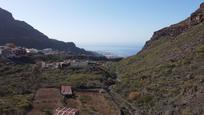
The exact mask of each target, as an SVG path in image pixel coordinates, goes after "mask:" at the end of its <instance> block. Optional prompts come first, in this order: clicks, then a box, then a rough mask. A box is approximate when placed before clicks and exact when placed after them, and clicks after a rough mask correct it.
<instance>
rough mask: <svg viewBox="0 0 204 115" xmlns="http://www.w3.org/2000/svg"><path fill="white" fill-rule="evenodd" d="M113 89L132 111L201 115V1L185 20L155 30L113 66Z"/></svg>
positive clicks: (203, 47) (203, 102)
mask: <svg viewBox="0 0 204 115" xmlns="http://www.w3.org/2000/svg"><path fill="white" fill-rule="evenodd" d="M116 73H117V75H118V83H117V84H116V85H115V86H114V87H113V91H114V92H117V93H119V94H120V95H122V96H123V98H125V99H126V100H128V101H129V103H131V104H133V105H134V106H135V107H136V108H137V110H135V111H134V112H135V114H144V115H148V114H149V115H153V114H157V115H158V114H162V115H163V114H165V115H201V114H204V3H203V4H201V5H200V8H199V9H198V10H197V11H195V12H194V13H193V14H192V15H191V16H190V17H189V18H187V19H186V20H184V21H182V22H180V23H178V24H175V25H172V26H170V27H166V28H164V29H161V30H159V31H157V32H155V33H154V35H153V37H152V38H151V39H150V41H148V42H147V43H146V45H145V46H144V48H143V49H142V51H140V52H139V53H138V54H137V55H135V56H132V57H129V58H127V59H124V60H122V61H121V62H119V63H118V65H117V66H116Z"/></svg>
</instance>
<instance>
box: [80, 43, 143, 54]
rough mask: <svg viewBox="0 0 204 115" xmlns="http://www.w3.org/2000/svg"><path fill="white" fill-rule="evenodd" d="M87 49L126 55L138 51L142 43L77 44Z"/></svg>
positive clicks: (101, 52)
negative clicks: (124, 44)
mask: <svg viewBox="0 0 204 115" xmlns="http://www.w3.org/2000/svg"><path fill="white" fill-rule="evenodd" d="M78 46H79V47H81V48H84V49H85V50H88V51H94V52H97V53H100V54H103V55H108V56H111V55H112V56H113V57H128V56H132V55H135V54H136V53H137V52H138V51H140V50H141V49H142V47H143V45H126V46H123V45H78Z"/></svg>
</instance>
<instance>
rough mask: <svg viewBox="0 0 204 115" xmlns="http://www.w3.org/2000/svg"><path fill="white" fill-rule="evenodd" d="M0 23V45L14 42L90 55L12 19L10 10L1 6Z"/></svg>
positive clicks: (19, 44)
mask: <svg viewBox="0 0 204 115" xmlns="http://www.w3.org/2000/svg"><path fill="white" fill-rule="evenodd" d="M0 23H1V24H0V45H4V44H6V43H15V44H16V45H18V46H23V47H27V48H36V49H45V48H52V49H55V50H61V51H68V52H72V53H73V54H90V55H92V53H91V52H88V51H85V50H84V49H80V48H78V47H76V45H75V44H74V43H73V42H63V41H58V40H55V39H50V38H49V37H48V36H46V35H45V34H43V33H42V32H40V31H38V30H37V29H35V28H33V27H32V26H31V25H29V24H27V23H26V22H25V21H19V20H16V19H14V17H13V16H12V14H11V13H10V12H8V11H6V10H4V9H2V8H0Z"/></svg>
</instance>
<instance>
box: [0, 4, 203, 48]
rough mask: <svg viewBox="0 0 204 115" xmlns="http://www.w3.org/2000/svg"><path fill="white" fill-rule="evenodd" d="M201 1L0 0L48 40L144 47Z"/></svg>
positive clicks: (3, 5) (16, 16) (4, 7)
mask: <svg viewBox="0 0 204 115" xmlns="http://www.w3.org/2000/svg"><path fill="white" fill-rule="evenodd" d="M201 2H203V0H0V7H1V8H3V9H6V10H8V11H9V12H11V13H12V14H13V16H14V18H15V19H18V20H23V21H26V22H27V23H29V24H30V25H32V26H33V27H34V28H36V29H38V30H39V31H41V32H42V33H44V34H46V35H47V36H48V37H50V38H54V39H58V40H62V41H66V42H69V41H73V42H75V43H76V44H83V45H84V44H106V45H111V44H112V45H117V44H120V45H122V44H132V45H135V44H144V42H145V41H147V40H149V39H150V37H151V36H152V34H153V32H154V31H156V30H159V29H161V28H163V27H166V26H169V25H171V24H174V23H177V22H179V21H181V20H183V19H185V18H186V17H188V16H190V14H191V13H192V12H193V11H195V10H196V9H197V8H198V7H199V4H200V3H201Z"/></svg>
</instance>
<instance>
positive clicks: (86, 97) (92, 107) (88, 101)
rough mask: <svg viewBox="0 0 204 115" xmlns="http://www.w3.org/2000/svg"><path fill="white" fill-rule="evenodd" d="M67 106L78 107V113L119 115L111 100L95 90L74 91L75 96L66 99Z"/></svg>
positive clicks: (85, 114) (86, 114) (84, 114)
mask: <svg viewBox="0 0 204 115" xmlns="http://www.w3.org/2000/svg"><path fill="white" fill-rule="evenodd" d="M66 104H67V106H68V107H73V108H78V109H79V110H80V115H119V113H120V112H119V110H118V109H117V107H116V105H114V103H113V102H111V101H109V100H108V99H107V98H106V97H105V96H104V95H103V94H100V93H96V92H75V98H71V99H67V100H66Z"/></svg>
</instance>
